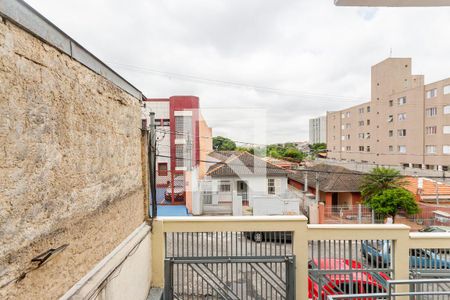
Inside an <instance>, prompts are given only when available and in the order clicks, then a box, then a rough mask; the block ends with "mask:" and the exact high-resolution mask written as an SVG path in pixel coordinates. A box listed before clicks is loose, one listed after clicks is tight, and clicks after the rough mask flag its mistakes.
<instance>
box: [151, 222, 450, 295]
mask: <svg viewBox="0 0 450 300" xmlns="http://www.w3.org/2000/svg"><path fill="white" fill-rule="evenodd" d="M409 230H410V228H409V227H408V226H406V225H401V224H390V225H389V224H379V225H377V224H376V225H362V224H361V225H355V224H342V225H334V224H330V225H311V224H310V225H308V224H307V219H306V218H304V217H301V216H276V217H275V216H271V217H189V218H188V217H186V218H167V217H166V218H160V219H158V220H156V221H155V223H154V229H153V240H152V247H153V248H154V251H153V255H152V259H153V264H152V268H153V270H154V274H153V277H152V279H153V282H154V286H157V287H167V284H169V286H170V287H171V288H172V289H173V290H172V292H174V295H175V296H176V295H178V298H179V299H195V298H196V296H195V295H196V294H195V293H197V290H198V293H200V296H205V297H209V298H213V299H214V298H225V299H242V298H246V297H247V295H248V298H250V299H255V298H257V299H277V297H278V299H285V298H289V297H291V296H290V295H292V293H294V294H295V297H296V299H300V300H306V299H317V300H318V299H320V300H323V299H327V297H328V296H333V297H334V296H338V295H339V294H342V295H344V294H348V295H352V294H358V297H355V298H360V299H374V298H375V299H376V297H378V296H379V297H380V298H381V299H383V297H384V298H386V295H388V293H389V288H390V287H389V286H388V282H391V281H392V280H407V279H414V280H416V279H427V280H428V279H430V280H435V279H438V280H440V279H442V278H437V277H444V276H447V275H446V274H447V272H448V268H447V266H446V265H444V263H440V264H434V265H432V266H433V268H423V267H419V265H417V266H411V268H410V260H411V259H412V258H411V254H412V253H413V252H414V251H415V250H414V249H421V250H428V251H434V252H439V255H440V258H441V259H442V261H448V260H449V258H450V253H448V252H446V251H449V246H448V245H449V244H450V235H449V234H447V233H442V234H438V233H418V232H415V233H413V232H410V231H409ZM280 232H281V233H280ZM287 232H289V233H290V243H289V242H287V236H286V242H284V240H283V239H284V236H283V233H287ZM266 233H267V234H268V236H267V237H266V236H265V235H264V234H266ZM255 234H257V235H255ZM254 235H255V236H254ZM277 235H278V236H279V235H281V236H282V237H283V238H282V240H283V241H282V242H281V243H280V242H279V241H274V240H277V238H276V236H277ZM270 236H272V237H270ZM278 240H279V238H278ZM436 249H438V250H437V251H436ZM444 249H445V250H444ZM413 254H414V253H413ZM270 260H273V261H270ZM283 261H284V263H283ZM449 263H450V262H449ZM271 264H272V265H271ZM294 265H295V268H291V267H292V266H294ZM164 266H166V270H171V271H170V272H164ZM275 266H276V267H275ZM183 268H184V269H183ZM255 268H256V269H257V270H258V271H255ZM287 271H289V272H294V273H295V276H294V275H286V274H287V273H286V272H287ZM436 271H437V272H436ZM268 272H273V273H275V274H277V276H272V275H273V273H269V274H272V275H271V276H267V273H268ZM222 273H223V274H224V275H222ZM182 274H184V275H183V276H182ZM187 274H191V277H186V276H188V275H187ZM192 274H193V275H192ZM430 274H431V275H430ZM164 275H165V277H164ZM177 276H178V277H177ZM426 276H427V277H426ZM293 277H295V281H293V279H292V278H293ZM182 278H183V279H182ZM208 278H209V279H208ZM274 278H282V279H283V281H278V282H274ZM286 278H287V279H289V280H287V281H285V280H284V279H286ZM447 279H448V277H447ZM182 280H184V282H181V281H182ZM208 280H210V281H208ZM288 281H289V282H291V281H292V282H294V283H292V284H290V285H289V284H287V283H286V282H288ZM164 282H166V284H164ZM207 282H209V285H208V284H207ZM261 282H262V283H261ZM280 282H281V283H280ZM280 284H281V285H283V286H286V289H285V290H282V293H281V294H280V293H278V294H277V296H276V295H275V292H274V290H275V288H274V287H276V286H279V285H280ZM433 284H435V283H431V282H429V284H428V286H426V285H419V284H416V285H415V286H414V285H410V286H408V285H403V286H401V285H398V287H397V288H395V289H394V288H392V290H391V292H395V293H405V292H415V293H419V292H422V293H423V292H430V291H431V292H433V291H435V290H437V287H436V286H433ZM445 284H446V283H445ZM266 286H267V292H266ZM410 288H411V289H410ZM271 289H272V290H271ZM290 289H292V290H290ZM213 290H214V292H213ZM449 290H450V289H449ZM438 292H439V291H438ZM271 293H273V294H271ZM364 293H366V294H370V297H364V296H363V295H364ZM211 295H214V296H211ZM224 295H225V297H223V296H224ZM243 295H244V296H243ZM288 295H289V297H288ZM418 295H419V294H418ZM436 295H439V296H442V295H440V294H439V293H438V294H436ZM236 296H237V297H236ZM445 296H447V295H445ZM415 299H418V298H415ZM421 299H431V298H421ZM433 299H434V298H433ZM437 299H439V298H437Z"/></svg>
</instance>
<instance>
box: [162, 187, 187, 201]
mask: <svg viewBox="0 0 450 300" xmlns="http://www.w3.org/2000/svg"><path fill="white" fill-rule="evenodd" d="M173 194H174V199H175V201H176V202H184V199H185V191H184V187H182V186H175V187H174V188H173ZM164 199H165V200H166V201H172V187H171V186H168V187H167V188H166V192H165V193H164Z"/></svg>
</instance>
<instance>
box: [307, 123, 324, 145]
mask: <svg viewBox="0 0 450 300" xmlns="http://www.w3.org/2000/svg"><path fill="white" fill-rule="evenodd" d="M326 142H327V117H326V116H321V117H318V118H313V119H309V143H310V144H316V143H326Z"/></svg>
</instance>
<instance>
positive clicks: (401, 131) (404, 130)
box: [397, 129, 406, 136]
mask: <svg viewBox="0 0 450 300" xmlns="http://www.w3.org/2000/svg"><path fill="white" fill-rule="evenodd" d="M397 134H398V136H406V129H399V130H397Z"/></svg>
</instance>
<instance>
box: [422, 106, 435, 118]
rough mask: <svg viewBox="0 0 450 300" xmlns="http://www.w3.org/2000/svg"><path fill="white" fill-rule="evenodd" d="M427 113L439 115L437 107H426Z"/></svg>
mask: <svg viewBox="0 0 450 300" xmlns="http://www.w3.org/2000/svg"><path fill="white" fill-rule="evenodd" d="M425 114H426V115H427V117H433V116H435V115H437V108H436V107H430V108H427V109H425Z"/></svg>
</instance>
